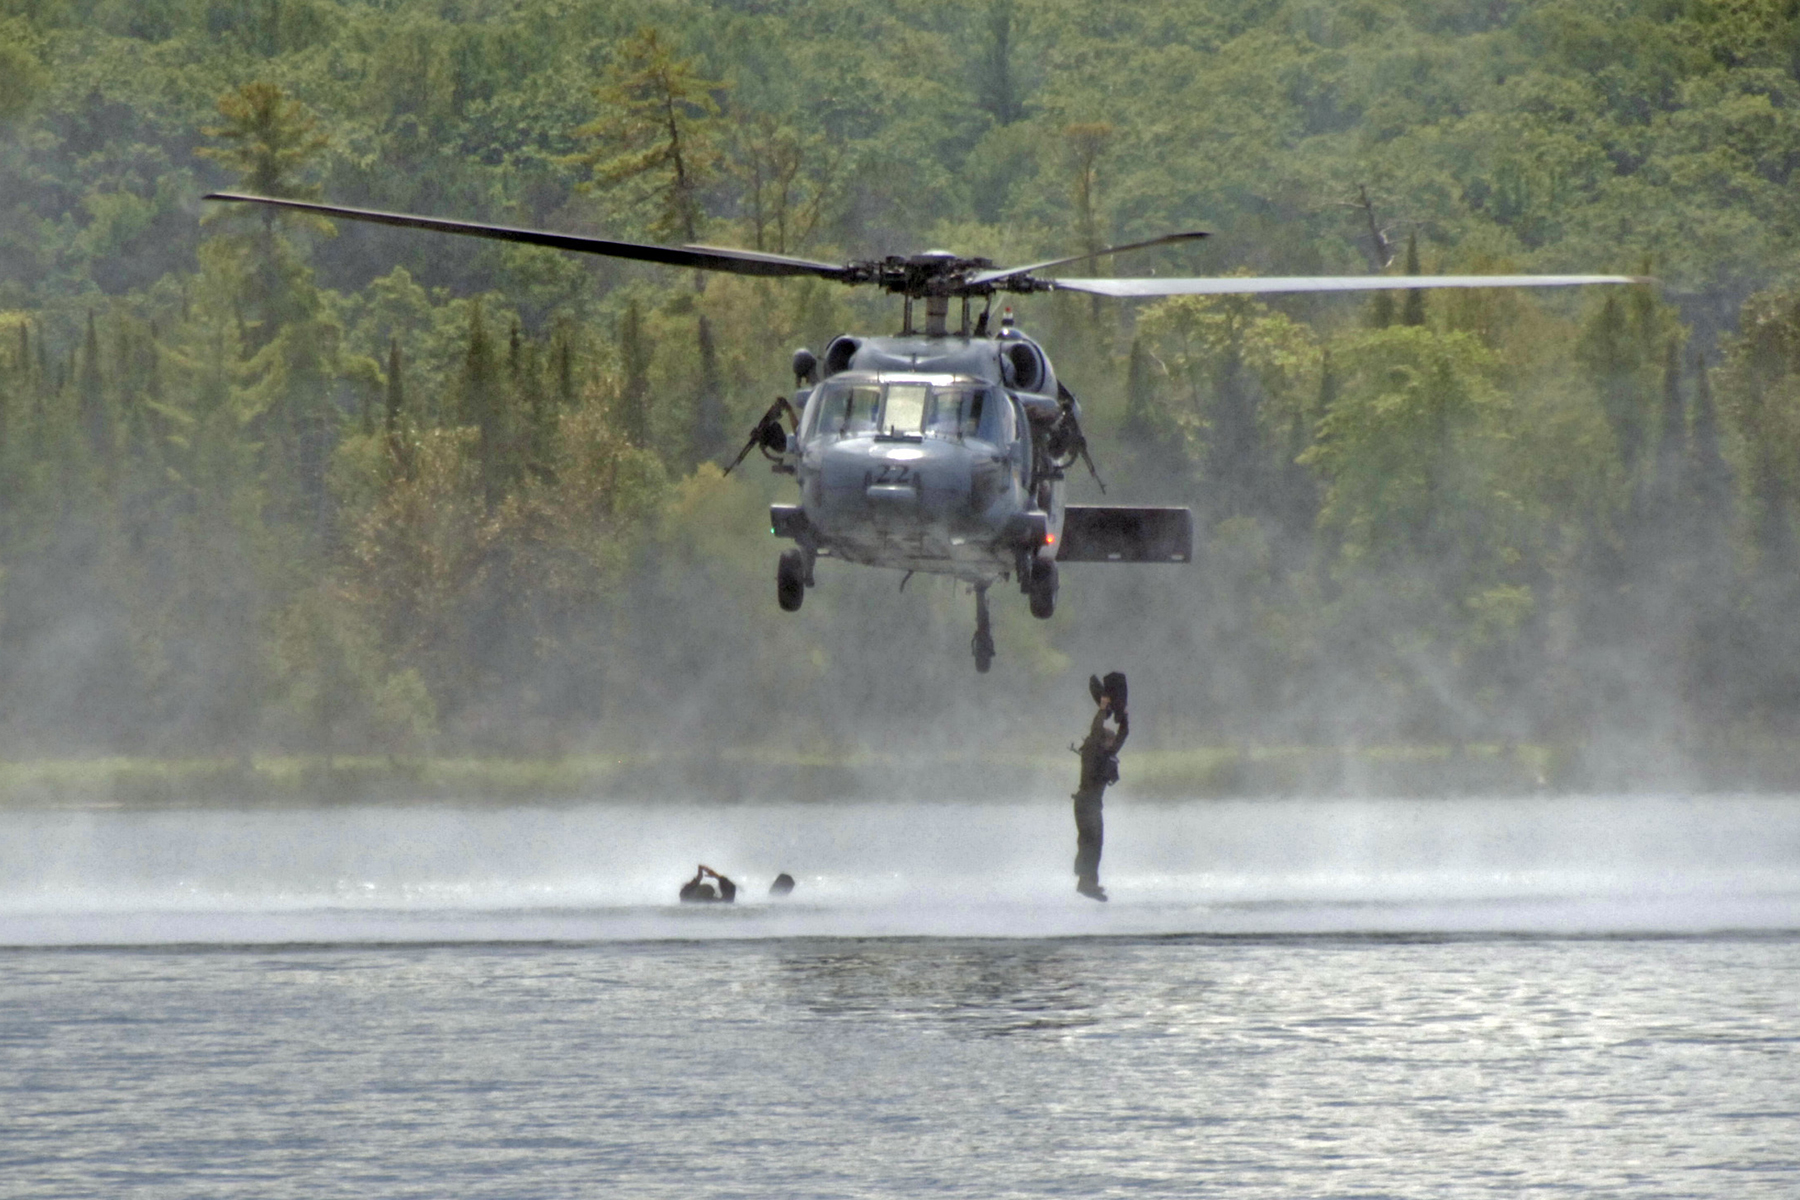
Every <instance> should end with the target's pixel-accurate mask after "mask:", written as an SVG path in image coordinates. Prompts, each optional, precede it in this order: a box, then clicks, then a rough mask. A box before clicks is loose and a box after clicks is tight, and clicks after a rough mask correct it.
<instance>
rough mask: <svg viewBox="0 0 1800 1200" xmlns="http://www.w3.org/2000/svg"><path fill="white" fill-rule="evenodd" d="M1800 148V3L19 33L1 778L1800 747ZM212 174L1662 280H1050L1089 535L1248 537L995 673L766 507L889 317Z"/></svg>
mask: <svg viewBox="0 0 1800 1200" xmlns="http://www.w3.org/2000/svg"><path fill="white" fill-rule="evenodd" d="M1797 168H1800V5H1796V4H1794V3H1793V2H1792V0H1617V2H1609V0H1485V2H1482V3H1471V2H1469V0H1352V2H1348V3H1344V2H1336V0H1138V2H1136V3H1132V4H1128V5H1122V4H1117V3H1100V2H1098V0H1031V2H1030V3H1023V2H1017V0H963V2H961V3H946V2H944V0H882V2H877V0H683V2H675V0H666V2H665V0H0V757H5V758H10V759H14V760H21V759H30V758H34V757H49V756H98V755H138V756H152V757H161V758H181V757H205V756H233V755H249V754H253V753H306V754H320V753H323V754H328V755H337V754H342V755H388V756H395V757H398V758H404V757H407V756H415V757H416V756H433V755H435V756H454V755H498V756H522V757H529V756H555V755H558V754H566V753H572V752H577V751H584V752H585V751H596V750H597V751H610V750H620V751H624V750H627V749H630V748H633V747H636V748H640V749H641V748H643V747H664V748H668V747H681V746H704V747H708V748H711V749H717V748H719V747H760V748H764V749H767V750H769V751H770V752H771V753H774V752H780V753H791V754H797V755H818V756H825V757H830V756H833V755H854V754H856V753H859V752H867V751H869V750H871V749H872V748H891V747H897V746H907V747H920V748H927V749H932V748H935V749H939V750H943V751H945V752H951V751H956V752H965V751H968V750H970V749H971V748H976V749H980V748H994V749H997V750H1002V751H1010V750H1015V749H1019V748H1021V747H1022V748H1024V750H1026V751H1032V752H1036V751H1040V750H1042V749H1043V748H1044V746H1047V747H1048V749H1049V750H1051V751H1055V750H1059V749H1060V747H1061V741H1060V740H1059V739H1066V736H1067V735H1068V734H1073V733H1075V732H1076V730H1077V729H1078V728H1079V726H1080V724H1081V723H1082V722H1083V721H1085V716H1084V707H1083V706H1084V704H1085V689H1084V687H1083V683H1084V681H1085V679H1086V677H1087V675H1088V674H1089V673H1090V672H1102V671H1105V670H1107V669H1110V668H1114V667H1118V668H1122V669H1125V670H1127V671H1128V672H1129V673H1130V674H1131V677H1132V681H1133V693H1134V697H1136V706H1137V708H1138V709H1139V710H1140V711H1141V712H1142V714H1143V715H1142V718H1141V719H1140V721H1139V726H1140V728H1141V730H1142V732H1141V733H1140V737H1139V745H1140V746H1141V747H1143V748H1145V749H1152V748H1155V747H1162V748H1165V749H1176V748H1181V747H1191V746H1208V745H1290V746H1351V747H1370V746H1442V745H1471V744H1482V745H1498V746H1514V745H1523V744H1529V745H1534V746H1549V745H1555V746H1564V747H1570V746H1577V747H1587V746H1608V747H1615V748H1625V749H1623V750H1620V751H1619V753H1621V754H1622V755H1624V756H1626V757H1631V756H1633V755H1636V754H1638V751H1637V750H1634V749H1631V748H1634V747H1635V748H1652V749H1653V750H1654V751H1655V753H1658V754H1663V755H1680V756H1683V757H1684V758H1685V759H1686V760H1689V761H1692V762H1700V763H1704V762H1706V761H1709V760H1711V759H1717V758H1720V757H1725V756H1729V755H1730V754H1731V753H1733V752H1734V750H1733V748H1734V747H1736V748H1741V747H1744V746H1750V745H1764V744H1788V743H1789V742H1790V741H1791V739H1793V738H1794V736H1795V734H1796V733H1800V728H1797V725H1800V624H1797V623H1796V622H1795V621H1794V619H1793V613H1794V612H1795V610H1796V606H1797V605H1800V546H1797V544H1796V531H1795V524H1794V523H1795V520H1796V515H1797V514H1796V512H1795V509H1796V500H1797V496H1800V491H1797V489H1800V203H1796V201H1797V200H1800V176H1797V175H1796V170H1797ZM216 189H232V190H240V191H248V192H254V193H258V194H264V195H272V196H287V197H295V198H316V199H325V200H328V201H330V202H332V203H336V204H345V205H352V206H360V207H369V208H378V209H388V210H395V211H403V212H414V213H425V214H430V215H435V216H444V217H451V218H461V219H470V220H486V221H499V222H504V223H508V224H514V225H525V226H532V227H537V228H546V229H557V230H563V231H569V232H577V233H591V234H598V235H602V236H608V237H617V238H626V239H633V240H648V241H662V242H670V243H686V242H705V243H712V244H719V245H733V246H743V247H749V248H754V249H761V250H767V251H774V252H782V253H790V254H804V255H805V256H807V257H809V258H814V259H825V260H834V261H836V260H847V259H850V258H860V257H871V256H878V255H885V254H904V253H912V252H916V251H919V250H923V249H925V248H928V247H940V246H941V247H946V248H950V249H953V250H955V251H957V252H958V253H962V254H979V255H985V256H988V257H990V258H992V259H994V260H996V261H998V262H1002V263H1024V262H1032V261H1037V260H1040V259H1048V258H1052V257H1058V256H1063V255H1069V254H1081V253H1092V252H1095V251H1098V250H1100V249H1102V248H1104V247H1106V246H1108V245H1117V244H1121V243H1124V242H1127V241H1132V240H1138V239H1142V238H1149V237H1154V236H1156V235H1158V234H1161V233H1166V232H1172V231H1176V230H1185V229H1195V228H1199V229H1205V230H1208V231H1210V232H1211V234H1212V236H1211V237H1210V238H1209V239H1207V240H1206V241H1205V242H1204V243H1200V244H1199V245H1198V248H1193V247H1180V248H1171V249H1167V250H1160V251H1153V252H1146V253H1144V254H1142V255H1137V256H1131V257H1126V256H1119V257H1118V258H1117V260H1116V261H1110V260H1107V259H1104V258H1102V259H1099V260H1096V261H1097V262H1098V264H1099V267H1100V269H1099V270H1085V269H1083V270H1078V271H1076V272H1075V273H1078V274H1106V273H1116V274H1137V273H1149V272H1152V271H1154V272H1156V273H1160V274H1225V273H1231V272H1237V271H1241V272H1246V273H1254V274H1305V273H1365V272H1389V273H1393V274H1395V275H1401V274H1437V273H1453V272H1465V273H1472V272H1540V271H1542V272H1599V271H1605V272H1624V273H1632V274H1641V275H1647V276H1652V277H1654V279H1655V281H1656V282H1655V283H1654V284H1650V285H1641V286H1633V287H1623V288H1587V289H1578V290H1572V291H1568V292H1556V293H1552V292H1533V293H1525V292H1502V291H1471V292H1462V293H1452V292H1443V291H1396V292H1392V293H1386V292H1381V293H1373V294H1369V295H1365V296H1363V297H1360V298H1359V297H1342V296H1338V297H1306V296H1302V297H1271V298H1267V299H1262V300H1256V299H1248V298H1218V297H1184V298H1178V299H1170V300H1162V301H1116V300H1101V299H1098V298H1087V297H1080V298H1075V297H1070V296H1068V295H1049V296H1024V297H1018V298H1015V299H1014V301H1013V303H1014V306H1015V309H1016V312H1017V318H1018V321H1019V323H1020V324H1021V326H1023V327H1024V328H1026V329H1027V330H1029V331H1030V332H1032V333H1033V334H1034V336H1037V337H1039V338H1040V339H1041V340H1042V341H1043V342H1044V344H1045V346H1046V348H1047V349H1048V350H1049V352H1050V354H1051V355H1052V356H1053V357H1054V358H1055V360H1056V364H1057V368H1058V373H1059V375H1061V376H1062V377H1063V378H1065V379H1066V381H1067V382H1068V383H1069V385H1070V386H1071V387H1072V388H1073V389H1074V391H1075V392H1076V393H1077V394H1078V395H1079V396H1080V397H1081V400H1082V403H1083V406H1084V408H1085V410H1086V411H1087V413H1088V414H1089V415H1088V421H1087V424H1088V432H1089V436H1090V440H1091V442H1092V445H1093V448H1094V452H1095V456H1096V460H1097V463H1098V466H1099V469H1100V472H1101V475H1102V476H1103V478H1104V479H1105V482H1106V487H1107V489H1108V490H1107V492H1106V494H1105V496H1104V497H1102V496H1101V495H1100V492H1099V489H1098V487H1097V486H1096V485H1095V484H1094V483H1093V481H1091V480H1087V479H1085V478H1082V479H1077V480H1075V481H1074V487H1073V493H1072V494H1073V498H1074V499H1076V500H1079V501H1085V502H1098V501H1101V500H1103V499H1104V500H1106V501H1112V502H1123V503H1155V504H1186V505H1191V506H1192V507H1193V509H1194V511H1195V514H1196V528H1197V540H1198V544H1197V547H1196V559H1195V562H1194V564H1192V565H1190V566H1171V567H1160V566H1156V567H1127V568H1117V567H1112V568H1109V567H1102V566H1094V567H1088V568H1076V567H1069V568H1067V569H1066V570H1065V571H1064V573H1063V584H1062V599H1061V604H1060V607H1059V610H1058V613H1057V615H1056V616H1055V617H1054V618H1053V619H1051V620H1049V621H1045V622H1038V621H1034V620H1032V619H1031V618H1030V616H1029V615H1028V614H1027V613H1026V612H1025V610H1024V604H1023V601H1022V598H1020V597H1018V596H1016V595H1011V596H1006V597H1005V598H1001V596H1000V595H999V594H998V593H997V597H996V600H997V603H996V621H997V629H996V636H997V639H998V641H999V643H1000V657H999V660H998V662H997V664H996V667H995V670H994V671H993V673H992V674H991V675H987V676H976V675H975V674H974V672H973V670H972V669H971V667H970V665H969V658H968V637H969V632H970V627H971V622H972V615H971V614H972V606H971V601H970V599H969V596H968V593H967V589H966V588H963V587H959V586H956V585H955V584H953V583H952V582H950V581H947V580H939V581H935V582H934V581H930V580H924V579H921V580H918V581H915V582H914V583H913V585H912V586H911V587H909V588H908V589H907V591H906V592H904V593H901V592H899V591H898V590H897V584H898V583H899V580H898V578H897V577H896V576H895V575H893V574H891V573H886V572H880V571H873V570H868V569H860V568H849V567H845V566H841V565H839V566H836V567H835V568H831V569H829V570H827V569H826V568H824V567H822V568H821V586H820V587H819V588H818V589H817V590H816V592H815V594H814V596H813V597H812V599H811V602H810V603H809V604H808V605H807V607H806V609H805V611H803V612H802V613H800V614H797V615H793V616H790V615H788V614H783V613H781V612H779V611H777V609H776V605H775V597H774V594H773V593H774V563H775V556H776V553H777V551H778V550H779V548H780V545H781V543H778V542H776V541H775V540H774V539H773V538H771V537H770V536H769V533H768V527H767V526H768V522H767V505H768V504H769V502H770V501H772V500H779V501H786V500H789V499H791V487H789V488H788V489H787V490H785V491H784V490H783V487H782V485H783V483H784V481H783V480H781V479H779V478H777V477H773V476H771V475H769V474H768V473H767V472H766V470H764V469H762V468H761V465H760V464H759V462H758V460H757V459H756V458H755V457H754V456H752V457H751V459H750V460H748V462H747V463H746V468H740V469H739V470H738V471H734V472H733V473H732V474H731V475H730V476H726V475H724V474H723V470H722V468H723V466H724V465H725V464H726V463H728V462H729V461H730V459H731V457H732V455H733V454H734V453H735V451H736V449H737V447H738V446H739V445H740V444H741V443H742V440H743V437H744V435H745V434H746V433H747V432H748V430H749V428H750V426H751V424H752V423H753V422H754V421H755V419H756V417H757V415H758V414H760V413H761V412H762V411H763V410H764V408H766V407H767V406H768V404H769V402H770V400H771V399H772V398H773V397H775V396H777V395H781V394H785V393H788V392H791V390H792V388H793V377H792V375H791V374H790V373H789V368H788V361H789V355H790V352H791V351H792V350H793V349H794V348H796V347H799V346H810V347H811V348H813V349H814V350H815V351H817V350H819V349H821V347H822V346H823V343H824V342H825V341H826V340H828V339H829V338H830V337H831V336H833V335H835V334H837V333H840V332H845V331H851V330H857V331H871V330H873V331H890V330H891V329H892V328H893V327H895V326H897V324H898V307H897V306H898V302H897V301H894V300H891V299H890V298H888V297H884V296H881V295H877V294H864V293H863V292H861V291H855V290H851V289H844V288H838V287H834V286H833V285H831V284H829V283H825V282H822V281H798V282H796V281H767V280H752V279H743V278H735V277H722V276H717V275H701V276H698V277H696V276H694V275H691V274H688V273H683V272H677V271H673V270H668V269H663V268H657V267H653V266H645V265H634V264H626V263H621V262H617V261H611V260H601V259H587V258H583V257H577V256H572V255H567V254H563V253H559V252H556V251H551V250H542V249H534V248H527V247H520V246H512V245H505V244H500V243H489V242H474V241H469V240H467V239H454V238H449V237H445V236H441V235H435V234H428V233H421V232H418V231H415V230H403V229H392V228H386V227H376V226H362V225H357V226H352V224H351V223H348V222H342V223H337V224H335V225H334V224H333V223H331V222H328V221H324V220H321V219H317V218H311V217H306V216H302V215H299V214H294V213H286V212H284V213H281V214H279V215H276V214H274V213H272V212H250V211H244V208H245V206H234V205H221V204H213V203H204V202H202V201H201V200H200V197H201V196H202V195H203V194H204V193H206V192H208V191H211V190H216ZM1005 590H1006V589H1001V592H1005ZM1065 727H1066V729H1065ZM1039 743H1043V746H1039V745H1038V744H1039ZM1658 761H1661V760H1658Z"/></svg>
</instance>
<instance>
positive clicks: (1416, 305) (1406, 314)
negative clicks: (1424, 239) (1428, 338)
mask: <svg viewBox="0 0 1800 1200" xmlns="http://www.w3.org/2000/svg"><path fill="white" fill-rule="evenodd" d="M1406 273H1407V274H1408V275H1417V274H1419V235H1418V234H1416V233H1409V234H1407V235H1406ZM1400 323H1401V324H1402V325H1407V326H1410V327H1412V328H1415V329H1416V328H1418V327H1419V326H1421V325H1423V324H1425V291H1424V289H1423V288H1408V289H1406V298H1405V299H1404V300H1402V301H1401V302H1400Z"/></svg>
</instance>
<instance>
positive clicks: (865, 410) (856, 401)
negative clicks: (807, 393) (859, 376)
mask: <svg viewBox="0 0 1800 1200" xmlns="http://www.w3.org/2000/svg"><path fill="white" fill-rule="evenodd" d="M815 405H816V407H817V408H818V417H817V418H816V419H815V420H814V422H813V428H812V429H810V430H808V431H807V432H808V434H809V435H810V434H811V433H813V432H815V431H816V432H818V433H822V434H826V435H829V436H832V437H843V436H845V435H846V434H852V433H872V432H874V430H875V414H876V413H878V412H880V411H881V388H880V387H879V386H878V385H873V384H848V385H840V386H832V387H827V388H825V389H824V391H823V393H822V394H821V395H820V396H819V398H818V400H817V401H815Z"/></svg>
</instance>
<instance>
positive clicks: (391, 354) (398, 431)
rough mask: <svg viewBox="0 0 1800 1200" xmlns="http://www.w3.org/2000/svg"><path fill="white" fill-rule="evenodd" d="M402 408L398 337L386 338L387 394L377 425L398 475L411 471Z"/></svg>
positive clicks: (403, 380) (402, 384)
mask: <svg viewBox="0 0 1800 1200" xmlns="http://www.w3.org/2000/svg"><path fill="white" fill-rule="evenodd" d="M405 412H406V382H405V375H404V372H403V364H402V362H401V359H400V339H399V338H397V337H394V338H389V339H388V361H387V395H386V397H385V404H384V405H383V412H382V421H381V427H382V432H383V434H384V435H385V436H386V438H387V449H388V457H389V458H390V459H392V461H393V464H394V466H395V468H396V469H397V470H398V471H399V473H400V476H401V477H402V478H407V477H410V476H411V474H412V455H411V452H410V448H409V446H408V444H407V441H406V436H405V431H404V430H403V429H402V428H401V424H400V422H401V420H402V418H403V416H404V414H405Z"/></svg>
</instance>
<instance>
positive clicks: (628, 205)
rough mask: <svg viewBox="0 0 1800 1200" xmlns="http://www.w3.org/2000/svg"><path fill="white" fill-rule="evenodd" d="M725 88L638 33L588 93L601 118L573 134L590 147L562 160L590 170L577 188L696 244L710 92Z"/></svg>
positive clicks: (709, 152)
mask: <svg viewBox="0 0 1800 1200" xmlns="http://www.w3.org/2000/svg"><path fill="white" fill-rule="evenodd" d="M725 86H726V85H725V84H723V83H721V82H719V81H718V80H713V79H708V78H706V77H705V76H704V75H702V74H701V73H700V70H699V67H698V64H697V60H695V59H692V58H681V57H679V56H678V54H677V51H676V48H675V47H674V46H673V45H671V44H670V43H669V42H668V41H666V40H665V39H664V38H663V35H662V34H661V33H659V32H658V31H657V30H655V29H652V28H644V29H640V30H639V31H638V32H637V34H636V35H634V36H633V37H631V38H629V39H628V40H627V41H626V42H625V43H624V45H623V46H621V47H620V48H619V52H618V55H617V56H616V57H615V59H614V60H613V64H612V66H611V67H610V68H608V70H607V78H606V82H605V83H604V84H602V85H601V86H600V87H597V88H595V89H594V98H595V99H596V100H597V101H599V103H600V107H601V112H602V115H601V116H600V118H599V119H598V120H595V121H591V122H589V123H588V124H586V125H583V126H581V127H580V128H578V129H576V130H575V136H576V137H577V138H581V139H585V140H588V141H591V142H592V143H593V145H592V148H591V149H589V150H587V151H585V152H583V153H580V154H577V155H574V156H572V158H571V159H570V160H569V161H571V162H572V163H574V164H577V165H580V166H583V167H586V168H587V169H588V170H589V171H590V172H591V173H592V178H591V181H590V182H588V183H586V184H583V185H582V186H583V188H584V189H586V190H590V191H598V192H602V193H607V194H609V195H613V197H614V199H615V201H616V202H617V203H619V204H620V205H621V207H622V208H623V210H624V211H626V212H628V213H633V214H642V215H643V216H644V218H645V220H644V223H645V225H646V227H647V228H648V229H649V231H650V232H651V234H652V235H653V236H656V237H662V238H679V239H681V240H682V241H684V242H694V241H697V240H698V239H699V237H700V227H701V225H702V223H703V222H704V220H705V216H706V214H705V211H704V207H703V205H702V200H703V198H704V195H705V191H706V188H707V187H708V186H709V185H710V184H711V183H712V181H713V179H714V178H715V177H716V175H717V173H718V170H719V163H720V154H719V149H718V142H719V131H720V126H721V120H720V115H719V104H718V101H717V100H716V99H714V93H715V92H720V91H723V90H724V89H725ZM615 190H616V192H615Z"/></svg>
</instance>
